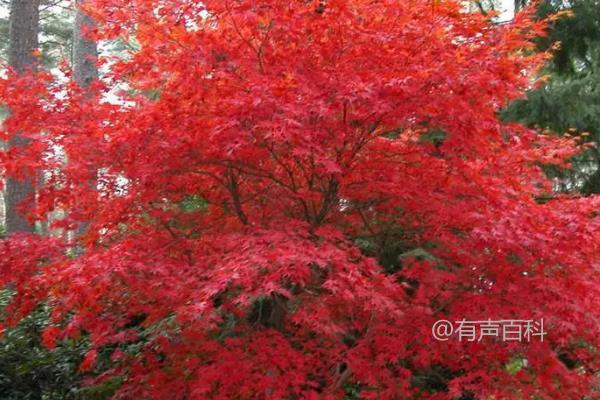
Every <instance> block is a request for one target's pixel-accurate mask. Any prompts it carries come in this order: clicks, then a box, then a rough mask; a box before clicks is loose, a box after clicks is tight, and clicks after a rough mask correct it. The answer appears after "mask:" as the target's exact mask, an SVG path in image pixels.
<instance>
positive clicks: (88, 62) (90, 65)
mask: <svg viewBox="0 0 600 400" xmlns="http://www.w3.org/2000/svg"><path fill="white" fill-rule="evenodd" d="M84 2H85V0H77V2H76V3H77V14H76V15H75V26H74V29H73V79H74V80H75V83H77V84H78V85H79V86H81V87H82V88H88V87H89V86H90V84H91V83H92V82H94V81H95V80H97V79H98V67H97V65H96V64H97V61H98V46H97V44H96V41H94V40H91V39H90V38H89V33H90V31H92V30H93V29H94V28H95V27H96V24H95V23H94V21H93V20H92V19H91V18H90V17H89V16H88V15H87V14H86V13H85V12H84V10H83V9H82V8H81V6H82V5H83V3H84ZM95 187H96V182H95V181H92V182H90V190H95ZM87 228H88V224H87V223H86V222H82V223H81V224H80V225H79V226H78V227H77V230H76V231H75V236H77V237H78V236H81V235H83V234H84V233H85V231H86V230H87Z"/></svg>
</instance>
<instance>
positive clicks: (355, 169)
mask: <svg viewBox="0 0 600 400" xmlns="http://www.w3.org/2000/svg"><path fill="white" fill-rule="evenodd" d="M89 11H90V12H91V14H92V15H93V16H94V18H95V20H96V21H97V22H98V23H99V30H98V32H97V39H116V38H119V39H121V40H122V41H123V42H129V41H133V40H134V39H135V42H136V46H132V47H131V48H132V50H131V52H130V54H128V55H127V56H126V57H122V58H120V59H105V60H103V63H104V69H105V70H106V71H107V73H106V75H105V78H104V80H103V81H102V82H98V83H97V84H96V85H95V86H94V87H93V88H92V89H93V91H94V93H93V95H92V96H90V95H89V94H86V93H83V92H82V91H81V90H79V89H78V88H77V87H75V86H74V85H73V84H70V83H69V84H67V83H65V82H64V80H57V79H55V78H53V77H52V76H51V75H49V74H45V73H39V74H37V75H36V76H35V77H31V76H27V75H24V76H20V77H18V76H16V75H14V74H9V75H8V77H7V78H6V79H4V80H2V81H1V82H0V98H1V100H2V101H3V102H4V103H5V104H6V105H7V106H8V107H9V108H10V110H11V115H10V117H9V119H8V120H7V121H6V122H5V125H4V131H3V135H4V137H5V138H9V137H11V136H12V135H15V134H16V133H17V132H28V133H29V135H30V136H31V138H32V141H31V144H30V145H29V146H28V147H27V148H25V147H20V148H16V149H11V151H9V152H6V153H5V154H3V155H2V161H3V162H4V165H5V167H6V170H7V173H9V174H12V175H15V176H24V175H32V176H38V174H39V173H40V171H41V170H44V171H51V173H50V174H49V176H48V179H47V180H46V182H45V185H44V186H43V187H41V188H39V194H38V200H37V202H35V204H36V206H35V208H33V209H31V208H30V209H26V208H25V207H24V209H23V211H24V212H29V214H30V216H31V218H32V219H35V218H41V217H42V216H45V215H46V214H47V213H48V212H50V211H53V210H56V209H61V210H67V211H68V213H67V214H68V215H67V217H66V218H64V219H62V220H60V221H55V222H54V225H55V226H54V228H55V229H57V228H60V227H64V228H74V227H76V226H77V225H78V224H79V223H80V222H82V221H86V222H87V224H88V230H87V233H86V234H85V236H83V237H80V238H78V244H77V245H76V244H74V243H64V241H61V240H60V239H56V238H55V239H51V238H48V237H33V236H27V235H12V236H11V237H10V238H8V239H7V240H5V241H3V242H1V243H0V260H1V261H0V283H6V284H11V286H12V288H14V290H16V295H15V297H14V298H13V302H12V304H11V305H10V306H9V311H10V314H11V316H12V318H11V319H12V320H13V321H8V322H9V323H11V322H16V321H18V320H19V319H20V318H21V317H23V316H24V315H26V314H28V313H29V312H30V311H31V310H33V309H34V307H35V305H36V304H38V303H39V302H42V301H45V302H47V304H48V306H49V307H50V309H51V326H49V327H48V328H47V329H46V330H45V332H44V335H43V336H44V342H45V343H46V345H47V346H49V347H53V346H54V345H55V344H56V343H57V341H61V340H63V339H65V338H77V337H80V336H81V335H84V336H86V337H87V338H89V341H90V344H91V350H90V351H89V352H88V353H87V355H86V356H85V358H84V360H83V362H82V365H81V367H80V368H81V370H82V371H90V370H93V369H94V368H97V361H98V360H99V359H100V358H102V357H107V358H109V359H110V366H109V367H108V369H107V370H105V371H104V372H103V374H102V375H99V377H98V378H97V379H98V380H102V379H109V378H110V377H112V376H122V377H124V379H123V384H122V385H121V387H120V389H119V391H118V392H117V394H116V398H123V399H146V398H148V399H167V398H168V399H211V398H214V399H261V398H265V399H267V398H269V399H284V398H285V399H300V398H303V399H316V398H322V399H337V398H344V396H346V395H347V396H351V395H352V396H358V397H360V398H367V399H368V398H373V399H400V398H415V399H416V398H420V399H455V398H461V397H462V398H463V399H468V398H479V399H489V398H497V399H517V398H524V399H526V398H534V397H535V398H540V399H557V398H571V399H581V398H583V397H584V396H592V397H593V396H594V395H597V392H593V390H594V389H593V387H594V386H593V385H594V380H595V374H596V373H597V372H598V370H599V367H600V366H599V365H598V361H599V358H598V351H599V350H598V346H599V345H600V339H599V335H598V333H599V332H600V325H599V324H600V322H599V321H600V315H599V312H600V307H599V305H600V277H599V273H598V272H599V271H598V269H599V263H600V230H599V228H600V220H599V217H598V207H599V206H600V201H599V199H598V198H597V197H588V198H576V197H573V196H569V197H567V196H557V197H554V198H553V199H552V200H551V201H548V202H545V203H544V202H540V201H539V198H540V196H544V195H545V194H548V193H549V192H550V191H551V182H549V181H548V180H547V178H546V177H545V175H544V173H543V171H542V170H541V168H540V165H541V164H553V165H557V166H564V165H565V164H564V160H565V159H567V158H568V157H570V156H571V155H573V154H575V153H576V152H577V151H579V150H580V149H579V148H578V147H577V141H576V140H574V139H568V138H556V137H549V136H543V135H539V134H538V133H536V132H535V131H533V130H529V129H526V128H523V127H521V126H518V125H516V124H508V123H504V122H502V121H501V120H500V119H499V118H498V116H497V114H498V111H499V110H500V109H501V108H502V107H504V106H505V105H506V104H507V103H508V101H510V100H511V99H514V98H516V97H518V96H520V95H521V94H522V93H523V92H524V91H525V90H526V89H527V88H529V87H530V86H531V84H532V79H533V76H535V73H536V72H537V70H538V69H539V68H540V66H541V65H542V63H543V62H544V59H545V57H546V55H545V54H543V53H536V52H534V51H533V50H534V47H535V43H534V42H533V39H534V38H535V37H537V36H539V35H543V34H544V24H543V23H542V22H535V18H534V16H533V15H532V12H531V11H529V10H525V11H524V12H522V13H520V14H519V15H518V16H517V18H516V19H515V20H514V21H513V22H511V23H508V24H503V25H500V26H498V25H494V24H492V23H491V22H490V20H489V19H488V17H486V16H484V15H480V14H477V13H475V14H469V13H465V12H463V11H462V5H461V4H460V2H453V1H440V2H431V1H429V0H427V1H425V0H412V1H402V2H399V1H395V0H381V1H372V0H368V1H367V0H350V1H349V0H343V1H342V0H328V1H317V2H312V1H300V0H294V1H289V0H268V1H261V2H256V1H251V0H240V1H233V0H231V1H222V0H219V1H217V0H207V1H204V2H202V3H199V2H197V1H192V0H172V1H161V0H152V1H150V0H129V1H124V0H95V1H91V2H90V8H89ZM67 73H68V71H67ZM108 93H110V96H109V95H108ZM32 203H33V201H32V202H30V204H32ZM583 241H588V242H590V243H591V245H589V246H586V247H581V243H582V242H583ZM542 318H543V319H544V324H545V330H546V331H547V336H546V337H545V338H544V340H543V341H531V342H530V343H526V342H502V341H498V340H483V341H475V342H468V341H462V342H459V341H458V340H450V341H447V342H441V341H436V340H435V339H434V338H433V337H432V335H431V328H432V325H433V323H434V322H435V321H437V320H439V319H447V320H451V321H455V320H462V319H468V320H487V319H496V320H497V319H538V320H539V319H542ZM132 349H135V350H132ZM104 364H106V363H104Z"/></svg>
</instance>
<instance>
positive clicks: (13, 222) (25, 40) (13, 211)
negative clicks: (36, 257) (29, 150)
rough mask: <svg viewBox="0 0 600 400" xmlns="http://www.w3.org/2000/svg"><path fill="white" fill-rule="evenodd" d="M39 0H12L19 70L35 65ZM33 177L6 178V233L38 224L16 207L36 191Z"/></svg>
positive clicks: (12, 56) (13, 55)
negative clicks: (20, 179)
mask: <svg viewBox="0 0 600 400" xmlns="http://www.w3.org/2000/svg"><path fill="white" fill-rule="evenodd" d="M39 5H40V1H39V0H11V2H10V18H9V50H8V62H9V64H10V65H11V67H12V68H13V69H14V70H15V71H17V72H24V71H26V70H28V69H33V68H35V67H36V64H37V59H36V56H35V55H34V51H35V50H36V49H37V48H38V29H39V19H40V14H39ZM26 144H27V139H25V138H24V137H22V136H19V135H17V136H16V137H15V138H14V139H13V140H11V141H10V142H9V144H8V145H9V146H10V147H18V146H23V145H26ZM33 190H34V185H33V179H27V180H24V181H17V180H15V179H13V178H11V177H8V178H7V180H6V233H7V234H10V233H14V232H33V231H34V229H35V225H34V224H33V223H30V222H29V221H27V220H26V219H25V218H24V216H23V215H21V214H20V213H18V212H17V207H18V205H19V203H21V202H22V201H23V200H24V199H26V198H27V197H28V196H31V195H32V194H33Z"/></svg>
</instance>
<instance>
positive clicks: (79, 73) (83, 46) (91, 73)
mask: <svg viewBox="0 0 600 400" xmlns="http://www.w3.org/2000/svg"><path fill="white" fill-rule="evenodd" d="M82 4H83V1H82V0H78V1H77V14H76V15H75V27H74V30H73V78H74V79H75V82H76V83H77V84H78V85H79V86H81V87H84V88H85V87H88V86H89V85H90V84H91V83H92V82H93V81H95V80H96V79H98V69H97V67H96V62H97V59H98V47H97V46H96V42H95V41H94V40H90V39H89V38H88V36H87V32H89V31H91V30H93V29H94V28H95V23H94V21H93V20H92V19H91V18H90V17H89V16H88V15H87V14H86V13H85V12H84V11H83V10H82V9H81V5H82Z"/></svg>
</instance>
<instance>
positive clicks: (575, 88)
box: [504, 0, 600, 194]
mask: <svg viewBox="0 0 600 400" xmlns="http://www.w3.org/2000/svg"><path fill="white" fill-rule="evenodd" d="M521 6H522V3H521V4H519V5H517V8H520V7H521ZM561 11H567V12H566V13H564V15H563V16H562V17H560V18H558V19H557V20H556V21H554V22H553V23H552V24H551V26H550V30H549V32H548V36H547V37H546V38H543V39H540V40H539V41H538V47H539V50H540V51H550V52H551V53H552V59H551V60H550V61H549V62H548V64H547V66H546V69H545V71H544V73H545V74H547V75H548V76H549V79H548V80H547V82H546V83H544V84H543V85H541V86H540V87H539V88H536V89H533V90H531V91H529V92H528V93H527V97H526V98H525V99H523V100H519V101H516V102H514V103H513V104H511V106H509V107H508V109H507V110H505V111H504V117H505V118H506V119H509V120H516V121H519V122H522V123H524V124H527V125H529V126H537V127H540V128H543V129H548V130H549V131H551V132H554V133H557V134H563V133H569V134H576V135H579V136H580V137H581V139H582V140H583V141H585V142H589V143H590V144H594V145H596V144H597V143H598V142H600V73H599V69H598V68H599V67H600V7H598V2H597V1H595V0H570V1H556V0H546V1H544V2H542V3H541V4H540V5H539V6H538V14H539V16H540V18H543V17H546V16H548V15H551V14H553V13H557V12H561ZM599 167H600V151H599V150H598V149H597V148H595V147H590V148H589V149H587V150H586V151H584V152H582V153H581V154H580V155H578V156H576V157H574V158H573V168H572V169H571V170H568V171H565V170H557V169H549V171H548V172H549V173H550V174H551V175H552V176H554V177H556V178H558V179H557V182H558V187H557V189H559V190H563V191H573V190H580V191H582V192H584V193H586V194H592V193H600V168H599Z"/></svg>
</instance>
